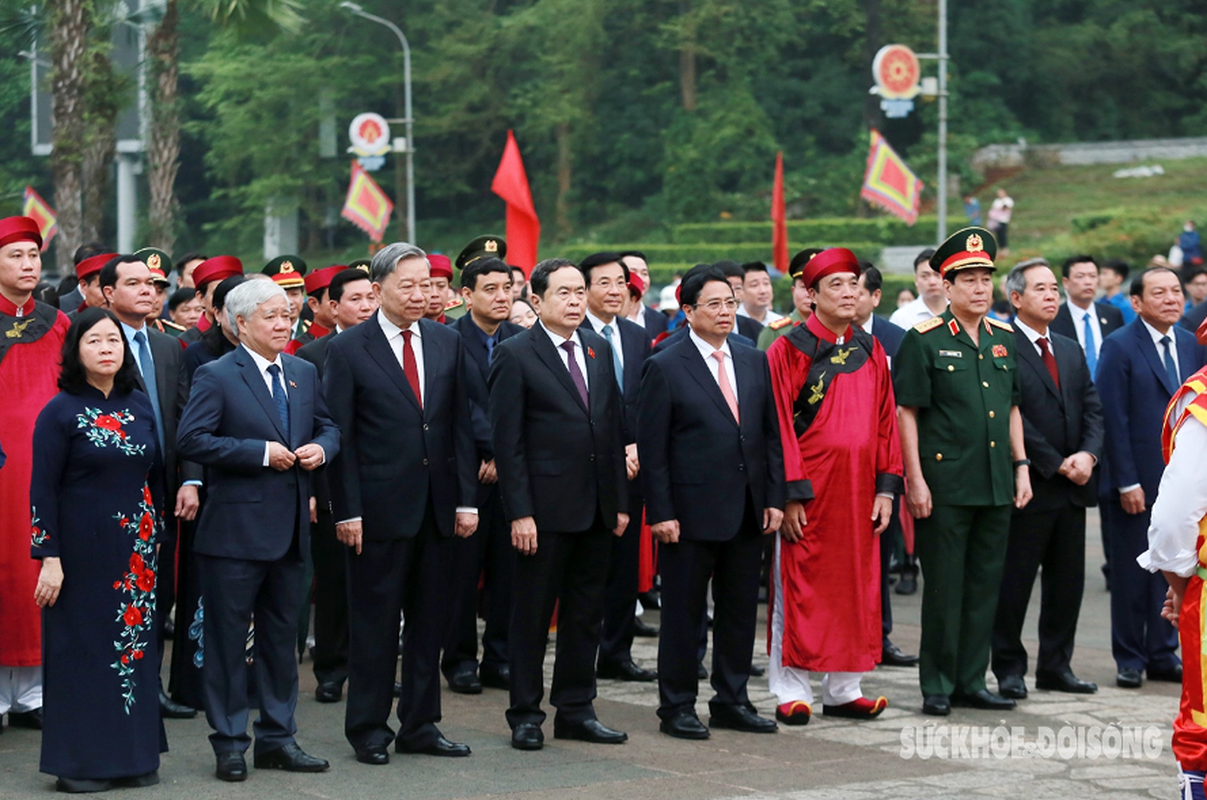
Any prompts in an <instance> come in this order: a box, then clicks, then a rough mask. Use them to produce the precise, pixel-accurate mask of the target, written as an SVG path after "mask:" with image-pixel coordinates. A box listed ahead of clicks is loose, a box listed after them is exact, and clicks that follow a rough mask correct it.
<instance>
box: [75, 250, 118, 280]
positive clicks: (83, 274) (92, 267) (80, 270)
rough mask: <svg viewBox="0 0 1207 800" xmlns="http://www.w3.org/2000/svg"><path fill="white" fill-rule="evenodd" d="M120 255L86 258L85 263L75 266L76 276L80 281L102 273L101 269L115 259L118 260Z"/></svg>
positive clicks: (111, 254)
mask: <svg viewBox="0 0 1207 800" xmlns="http://www.w3.org/2000/svg"><path fill="white" fill-rule="evenodd" d="M117 256H118V253H101V254H100V255H96V256H92V257H91V258H85V259H84V260H83V261H81V262H80V263H78V264H76V265H75V276H76V277H77V278H79V279H80V280H84V278H87V277H88V276H90V275H95V274H96V273H98V272H100V271H101V267H103V266H105V265H106V264H108V263H109V262H110V261H112V260H113V259H115V258H117Z"/></svg>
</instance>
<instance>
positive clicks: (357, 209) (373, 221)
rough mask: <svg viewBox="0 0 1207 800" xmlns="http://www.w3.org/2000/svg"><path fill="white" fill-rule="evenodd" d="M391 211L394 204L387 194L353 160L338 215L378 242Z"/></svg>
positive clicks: (383, 232) (392, 211)
mask: <svg viewBox="0 0 1207 800" xmlns="http://www.w3.org/2000/svg"><path fill="white" fill-rule="evenodd" d="M393 213H394V204H393V203H391V202H390V198H389V196H388V195H387V194H386V193H385V192H384V191H382V188H381V187H380V186H378V185H377V182H376V181H374V180H373V178H372V177H370V175H369V173H367V172H365V170H364V168H363V167H361V165H360V164H358V163H356V162H355V161H353V162H352V180H351V181H349V182H348V196H347V197H346V198H345V199H344V210H343V211H341V212H340V216H341V217H343V218H344V219H346V220H348V221H349V222H351V223H352V224H353V225H355V226H356V227H358V228H360V229H361V230H362V231H364V232H365V233H367V234H369V238H370V239H372V240H373V241H375V242H380V241H381V237H383V236H385V234H386V226H387V225H389V224H390V215H391V214H393Z"/></svg>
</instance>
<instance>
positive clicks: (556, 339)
mask: <svg viewBox="0 0 1207 800" xmlns="http://www.w3.org/2000/svg"><path fill="white" fill-rule="evenodd" d="M536 324H537V325H540V326H541V330H543V331H544V332H545V335H546V336H548V337H549V340H550V341H551V342H553V346H554V347H561V346H562V345H563V344H565V343H566V342H574V343H575V344H576V345H578V346H579V347H582V342H580V341H579V340H578V331H577V330H576V331H574V332H573V333H571V334H570V338H569V339H567V338H566V337H564V336H562V335H560V334H557V333H554V332H553V331H551V330H549V329H548V328H546V327H545V323H543V322H541V321H540V320H537V322H536Z"/></svg>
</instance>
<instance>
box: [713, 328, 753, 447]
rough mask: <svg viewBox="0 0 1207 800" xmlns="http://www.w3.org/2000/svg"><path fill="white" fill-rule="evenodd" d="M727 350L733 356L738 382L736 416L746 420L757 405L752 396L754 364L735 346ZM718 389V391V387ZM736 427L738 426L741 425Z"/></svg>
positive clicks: (735, 375) (735, 378)
mask: <svg viewBox="0 0 1207 800" xmlns="http://www.w3.org/2000/svg"><path fill="white" fill-rule="evenodd" d="M729 352H730V354H731V355H732V357H733V377H734V380H736V381H737V383H738V416H739V417H740V418H741V419H743V420H746V419H749V418H752V417H753V416H754V413H755V409H756V408H757V407H758V404H757V403H756V402H755V398H754V394H755V392H754V388H755V381H756V380H757V376H756V375H755V371H754V364H752V363H751V362H750V361H749V360H748V359H747V358H746V357H745V356H746V353H744V352H743V351H742V350H740V349H739V348H736V347H731V348H729ZM718 391H720V388H719V387H718ZM722 399H724V397H722ZM725 405H726V408H728V407H729V404H728V403H726V404H725ZM732 416H733V414H730V417H732ZM738 427H739V428H740V427H741V425H739V426H738Z"/></svg>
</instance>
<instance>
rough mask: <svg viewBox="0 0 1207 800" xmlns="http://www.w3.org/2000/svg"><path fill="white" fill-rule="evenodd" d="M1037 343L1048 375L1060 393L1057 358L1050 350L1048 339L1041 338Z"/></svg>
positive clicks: (1045, 337)
mask: <svg viewBox="0 0 1207 800" xmlns="http://www.w3.org/2000/svg"><path fill="white" fill-rule="evenodd" d="M1035 343H1036V344H1037V345H1039V355H1040V357H1041V358H1043V360H1044V366H1045V367H1047V368H1048V374H1049V375H1051V376H1052V383H1054V384H1056V390H1057V391H1060V373H1059V372H1057V371H1056V357H1055V356H1053V355H1052V351H1051V350H1049V349H1048V337H1047V336H1041V337H1039V338H1038V339H1036V340H1035Z"/></svg>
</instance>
